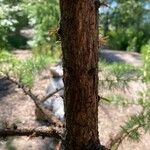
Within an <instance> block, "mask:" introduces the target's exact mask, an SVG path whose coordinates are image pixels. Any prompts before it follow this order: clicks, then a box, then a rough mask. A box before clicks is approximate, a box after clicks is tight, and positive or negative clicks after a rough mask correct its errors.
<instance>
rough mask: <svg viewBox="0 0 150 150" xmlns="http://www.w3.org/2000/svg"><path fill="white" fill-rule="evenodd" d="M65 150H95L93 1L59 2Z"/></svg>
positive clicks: (95, 18) (95, 32) (95, 24)
mask: <svg viewBox="0 0 150 150" xmlns="http://www.w3.org/2000/svg"><path fill="white" fill-rule="evenodd" d="M60 9H61V22H60V30H59V34H60V36H61V41H62V51H63V67H64V85H65V95H64V96H65V114H66V115H65V117H66V130H67V132H66V140H65V149H66V150H88V149H89V150H96V149H102V148H100V143H99V136H98V90H97V89H98V67H97V63H98V8H96V5H95V1H94V0H60Z"/></svg>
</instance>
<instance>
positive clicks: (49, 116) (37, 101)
mask: <svg viewBox="0 0 150 150" xmlns="http://www.w3.org/2000/svg"><path fill="white" fill-rule="evenodd" d="M6 79H8V80H9V81H10V82H12V83H14V84H16V85H17V86H18V87H19V88H21V89H22V90H23V92H24V93H25V94H26V95H28V96H29V97H30V98H31V99H32V100H33V101H34V103H35V105H36V107H37V108H38V109H39V110H40V111H41V112H42V113H43V114H44V115H45V116H46V118H47V119H48V121H50V122H51V123H52V124H54V125H56V126H59V127H64V126H65V125H64V123H63V122H62V121H60V120H59V119H58V118H57V117H56V116H55V115H54V114H53V113H52V112H51V111H50V110H48V109H46V108H45V107H44V106H43V105H42V103H40V102H41V100H40V99H39V98H38V96H36V95H34V94H33V93H32V92H31V90H30V89H28V88H27V87H25V86H24V85H22V84H21V83H19V82H17V81H15V80H14V79H12V78H11V77H10V76H9V75H7V76H6ZM57 92H58V91H57ZM55 93H56V92H54V93H52V94H49V95H48V96H46V97H44V98H43V99H42V100H45V99H46V98H47V97H50V96H52V95H53V94H55Z"/></svg>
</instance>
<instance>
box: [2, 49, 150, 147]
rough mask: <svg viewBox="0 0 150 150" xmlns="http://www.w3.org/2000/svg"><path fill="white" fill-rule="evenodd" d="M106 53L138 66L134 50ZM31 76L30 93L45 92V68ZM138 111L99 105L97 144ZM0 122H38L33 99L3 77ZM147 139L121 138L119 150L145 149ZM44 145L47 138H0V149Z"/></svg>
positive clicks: (25, 53) (22, 54)
mask: <svg viewBox="0 0 150 150" xmlns="http://www.w3.org/2000/svg"><path fill="white" fill-rule="evenodd" d="M106 53H107V56H110V55H111V56H110V57H111V58H112V61H115V60H117V61H118V59H119V61H120V60H121V61H122V60H123V61H125V62H126V61H127V62H128V63H132V64H135V65H142V63H141V60H140V56H139V55H138V54H136V53H132V54H130V53H129V54H127V55H126V53H124V54H123V53H122V52H121V54H120V52H117V51H115V52H114V54H112V53H111V52H109V51H105V52H104V53H103V54H101V55H105V54H106ZM109 54H110V55H109ZM14 55H16V56H17V57H18V58H20V59H27V58H29V57H31V52H30V51H22V50H17V51H14ZM112 55H113V56H115V57H113V56H112ZM116 58H118V59H116ZM129 59H130V60H129ZM109 60H110V58H109ZM35 78H36V82H35V84H34V87H33V89H32V91H33V93H35V94H36V95H39V96H43V95H45V94H46V93H45V91H46V88H47V86H48V84H49V78H50V71H49V69H47V70H43V71H42V72H40V73H39V74H38V75H37V76H36V77H35ZM39 85H40V86H39ZM139 86H140V85H139ZM140 110H141V108H140V107H139V106H137V105H130V106H126V107H122V106H114V105H106V104H100V105H99V109H98V113H99V135H100V139H101V143H102V144H103V145H105V144H106V143H107V142H108V141H109V140H110V139H111V137H113V136H114V135H116V134H117V133H119V131H120V125H123V123H124V122H125V121H127V119H128V117H129V116H131V115H132V114H136V113H138V112H139V111H140ZM1 122H7V124H10V125H11V124H12V123H15V124H17V126H18V127H21V126H24V127H33V126H37V127H38V126H39V125H41V124H40V123H39V122H38V121H37V120H36V116H35V104H34V102H33V101H32V100H31V99H30V98H29V97H28V96H27V95H25V94H24V93H23V92H22V90H21V89H18V87H17V86H16V85H14V84H12V83H10V82H9V81H8V80H6V79H3V78H0V123H1ZM149 139H150V135H149V134H148V133H147V134H143V135H142V137H141V140H140V141H139V142H138V143H137V142H132V141H130V140H127V139H125V140H124V141H123V143H122V144H121V145H120V147H119V150H132V149H134V150H141V149H143V150H149V149H150V142H149ZM48 144H49V139H48V138H45V139H42V138H40V137H38V138H29V137H13V138H11V137H10V138H8V139H7V140H0V150H48V148H47V147H48Z"/></svg>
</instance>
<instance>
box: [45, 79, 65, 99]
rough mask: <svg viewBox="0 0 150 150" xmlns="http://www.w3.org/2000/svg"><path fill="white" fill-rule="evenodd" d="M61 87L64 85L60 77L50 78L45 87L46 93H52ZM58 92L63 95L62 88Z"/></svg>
mask: <svg viewBox="0 0 150 150" xmlns="http://www.w3.org/2000/svg"><path fill="white" fill-rule="evenodd" d="M63 87H64V83H63V80H62V77H55V78H50V83H49V85H48V87H47V90H46V93H47V94H50V93H53V92H55V91H57V90H59V89H61V88H63ZM58 94H59V95H60V96H61V97H63V95H64V90H61V91H59V92H58Z"/></svg>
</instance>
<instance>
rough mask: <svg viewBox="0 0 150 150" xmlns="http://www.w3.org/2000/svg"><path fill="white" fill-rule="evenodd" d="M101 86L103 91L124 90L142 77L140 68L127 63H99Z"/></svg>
mask: <svg viewBox="0 0 150 150" xmlns="http://www.w3.org/2000/svg"><path fill="white" fill-rule="evenodd" d="M99 70H100V74H99V86H100V87H102V88H103V89H107V90H109V89H115V88H120V89H123V88H124V87H126V86H127V83H128V82H129V81H132V80H138V79H139V78H140V77H141V76H142V72H141V70H140V68H137V67H134V66H132V65H129V64H126V63H112V64H109V63H106V61H102V60H101V62H100V63H99Z"/></svg>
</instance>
